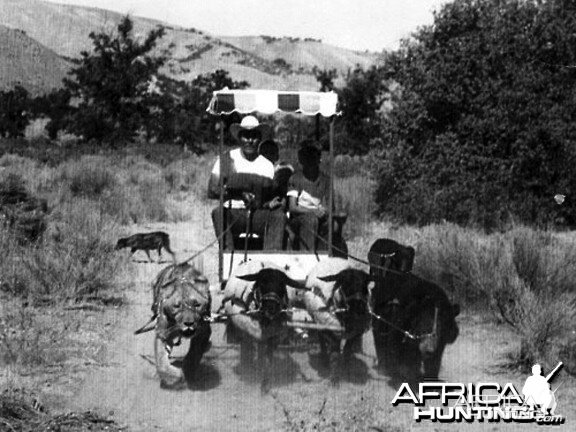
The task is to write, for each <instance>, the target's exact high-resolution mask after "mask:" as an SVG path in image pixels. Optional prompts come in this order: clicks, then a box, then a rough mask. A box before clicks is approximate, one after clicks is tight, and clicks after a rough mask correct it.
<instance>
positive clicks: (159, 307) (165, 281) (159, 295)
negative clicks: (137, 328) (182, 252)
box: [154, 264, 211, 340]
mask: <svg viewBox="0 0 576 432" xmlns="http://www.w3.org/2000/svg"><path fill="white" fill-rule="evenodd" d="M173 268H174V269H175V270H174V271H172V273H171V274H169V275H165V277H162V278H158V280H157V281H156V284H158V286H155V287H154V292H155V297H156V298H155V301H154V304H155V305H156V311H155V313H157V315H158V325H157V331H158V333H159V335H160V337H161V338H162V339H164V340H174V339H175V338H178V337H186V338H187V337H191V336H193V335H194V333H195V332H196V330H197V329H198V327H199V326H200V325H201V324H202V323H203V322H204V321H205V318H206V317H207V316H209V315H210V306H211V298H210V290H209V288H210V286H209V283H208V280H207V279H206V277H205V276H204V275H202V273H200V272H199V271H198V270H196V269H195V268H193V267H191V266H189V265H187V264H185V265H179V266H174V267H173Z"/></svg>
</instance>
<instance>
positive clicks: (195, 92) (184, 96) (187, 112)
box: [149, 69, 249, 153]
mask: <svg viewBox="0 0 576 432" xmlns="http://www.w3.org/2000/svg"><path fill="white" fill-rule="evenodd" d="M248 85H249V84H248V82H246V81H234V80H233V79H232V78H230V76H229V75H228V72H227V71H225V70H222V69H219V70H216V71H214V72H212V73H209V74H205V75H199V76H198V77H196V78H195V79H194V80H193V81H192V82H191V83H185V82H183V81H176V80H173V79H170V78H167V77H163V76H160V77H159V80H158V87H159V91H158V93H157V94H156V105H157V106H158V107H159V109H158V110H156V111H155V112H154V115H153V118H152V120H151V122H150V124H149V132H150V134H151V135H153V136H155V137H156V138H157V139H158V140H160V141H176V142H179V143H180V142H181V143H185V144H186V145H187V146H188V148H189V149H190V150H191V151H193V152H195V153H202V152H204V151H205V150H206V149H205V143H206V141H211V142H214V141H215V139H216V136H215V134H216V131H215V128H214V124H215V122H214V118H213V116H211V115H209V114H208V113H207V112H206V108H208V104H209V103H210V99H211V98H212V94H213V93H214V91H216V90H221V89H223V88H225V87H228V88H230V89H243V88H246V87H248Z"/></svg>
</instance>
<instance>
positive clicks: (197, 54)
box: [0, 0, 374, 90]
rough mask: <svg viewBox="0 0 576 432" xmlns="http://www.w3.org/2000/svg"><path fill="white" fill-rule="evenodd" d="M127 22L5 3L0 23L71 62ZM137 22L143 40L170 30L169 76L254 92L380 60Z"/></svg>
mask: <svg viewBox="0 0 576 432" xmlns="http://www.w3.org/2000/svg"><path fill="white" fill-rule="evenodd" d="M121 18H122V15H121V14H118V13H115V12H111V11H107V10H102V9H97V8H87V7H80V6H69V5H59V4H54V3H47V2H43V1H40V0H0V25H4V26H6V27H10V28H13V29H21V30H23V31H25V32H26V34H27V35H28V36H29V37H31V38H33V39H35V40H36V41H38V42H39V43H41V44H43V45H45V46H46V47H48V48H50V49H51V50H53V51H54V52H55V53H56V54H58V55H60V56H63V57H67V58H74V57H78V56H79V53H80V52H81V51H82V50H90V49H91V48H92V44H91V41H90V39H89V37H88V35H89V33H90V32H91V31H96V32H101V31H107V32H111V31H113V30H114V29H115V27H116V25H117V23H118V22H119V21H120V19H121ZM133 20H134V24H135V33H136V35H138V36H144V35H145V34H146V33H147V32H148V31H150V30H151V29H153V28H155V27H156V26H158V25H164V26H165V27H166V30H167V31H166V35H165V36H164V38H163V39H162V41H161V46H160V47H158V49H159V50H164V49H167V48H168V47H171V59H170V61H169V62H168V64H167V66H166V68H165V70H164V72H165V73H167V74H168V75H170V76H172V77H173V78H176V79H182V80H191V79H193V78H195V77H196V76H197V75H199V74H204V73H208V72H212V71H214V70H216V69H225V70H227V71H229V72H230V75H231V77H232V78H233V79H235V80H246V81H248V82H249V83H250V84H251V86H252V87H254V88H258V87H262V88H274V89H278V90H283V89H284V90H287V89H292V90H294V89H302V90H314V89H316V88H317V87H318V85H317V82H316V80H315V78H314V77H313V75H312V74H311V73H310V72H311V70H312V68H313V67H314V66H318V67H319V68H336V69H337V70H339V71H340V72H341V73H344V72H345V71H346V70H348V69H349V68H350V67H354V65H355V64H361V65H363V66H366V65H368V64H370V63H371V62H372V61H373V60H374V55H373V54H368V53H357V52H354V51H350V50H346V49H343V48H337V47H332V46H329V45H326V44H323V43H320V42H318V41H312V40H293V39H286V38H282V39H275V38H267V37H261V36H258V37H217V36H214V35H210V34H207V33H205V32H202V31H201V30H198V29H193V28H189V29H185V28H180V27H175V26H171V25H169V24H166V23H162V22H160V21H155V20H151V19H147V18H140V17H133ZM12 49H14V50H18V49H19V48H18V47H16V46H14V47H12ZM277 59H283V61H284V62H285V63H284V62H282V61H278V60H277ZM275 60H276V61H275ZM0 61H2V58H1V57H0ZM0 80H1V78H0Z"/></svg>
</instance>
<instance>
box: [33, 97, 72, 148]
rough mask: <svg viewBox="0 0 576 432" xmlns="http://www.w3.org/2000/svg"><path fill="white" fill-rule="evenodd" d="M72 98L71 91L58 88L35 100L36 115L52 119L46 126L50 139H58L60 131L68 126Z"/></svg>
mask: <svg viewBox="0 0 576 432" xmlns="http://www.w3.org/2000/svg"><path fill="white" fill-rule="evenodd" d="M70 99H71V94H70V91H68V90H67V89H58V90H54V91H52V92H50V93H48V94H47V95H43V96H39V97H37V98H36V99H35V100H34V108H35V113H36V115H43V116H46V117H48V118H49V119H50V120H49V121H48V123H46V127H45V129H46V131H47V132H48V136H49V137H50V139H56V138H57V137H58V132H59V131H60V130H62V129H64V128H65V127H66V125H67V122H68V121H69V114H70V110H71V107H70Z"/></svg>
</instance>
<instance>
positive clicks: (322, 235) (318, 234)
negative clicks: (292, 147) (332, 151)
mask: <svg viewBox="0 0 576 432" xmlns="http://www.w3.org/2000/svg"><path fill="white" fill-rule="evenodd" d="M321 156H322V152H321V150H320V148H318V147H317V146H316V145H315V144H314V143H313V142H312V141H310V140H305V141H303V142H302V143H301V144H300V149H299V150H298V162H300V168H299V169H298V170H297V171H296V172H295V173H294V175H292V177H291V178H290V181H289V186H288V194H287V195H288V211H289V212H290V221H289V227H290V230H291V231H292V232H293V233H294V234H295V236H294V241H293V243H292V248H293V249H294V250H308V251H317V250H327V249H328V209H327V208H326V207H327V204H328V199H329V194H330V178H329V177H328V175H327V174H325V173H324V172H323V171H322V170H321V168H320V161H321ZM333 217H334V220H335V221H336V222H337V224H336V226H335V231H334V238H333V239H332V242H333V245H334V246H335V248H336V249H335V250H334V255H335V256H341V257H344V256H345V254H346V253H347V247H346V244H345V242H344V241H343V239H342V236H341V234H342V225H343V224H344V222H345V221H346V215H345V214H343V213H338V214H335V215H333Z"/></svg>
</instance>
